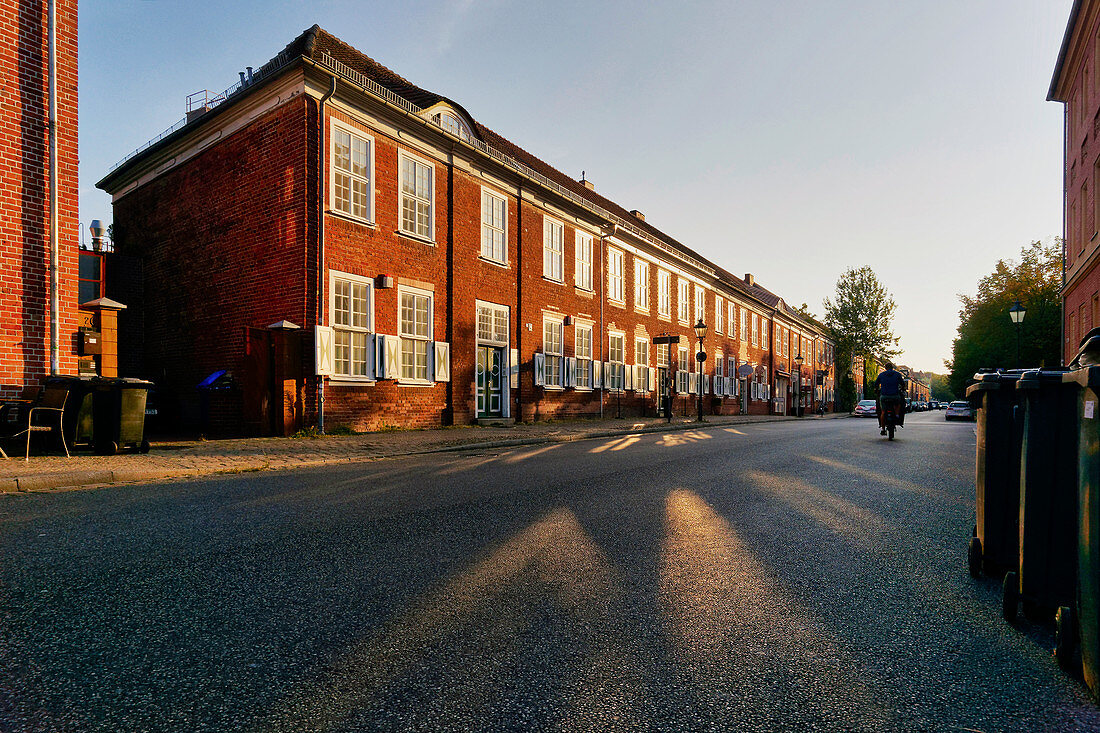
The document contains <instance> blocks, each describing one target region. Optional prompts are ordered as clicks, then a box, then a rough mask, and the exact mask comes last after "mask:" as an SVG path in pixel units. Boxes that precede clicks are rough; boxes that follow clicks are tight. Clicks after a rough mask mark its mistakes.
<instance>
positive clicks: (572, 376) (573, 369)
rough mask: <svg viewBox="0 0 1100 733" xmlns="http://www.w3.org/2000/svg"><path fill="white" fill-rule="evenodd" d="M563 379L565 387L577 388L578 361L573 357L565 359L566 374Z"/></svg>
mask: <svg viewBox="0 0 1100 733" xmlns="http://www.w3.org/2000/svg"><path fill="white" fill-rule="evenodd" d="M561 378H562V386H563V387H576V386H577V360H576V359H575V358H573V357H572V356H567V357H565V373H564V374H562V376H561Z"/></svg>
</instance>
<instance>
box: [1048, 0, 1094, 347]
mask: <svg viewBox="0 0 1100 733" xmlns="http://www.w3.org/2000/svg"><path fill="white" fill-rule="evenodd" d="M1098 38H1100V2H1096V0H1076V2H1074V4H1073V9H1072V10H1071V11H1070V17H1069V23H1068V25H1067V26H1066V33H1065V36H1064V37H1063V39H1062V48H1061V50H1060V51H1059V53H1058V62H1057V64H1056V66H1055V69H1054V78H1053V79H1052V80H1051V83H1050V91H1049V93H1048V94H1047V99H1048V100H1052V101H1056V102H1062V103H1063V104H1064V105H1065V151H1064V158H1065V179H1064V190H1065V212H1064V217H1063V225H1062V227H1063V232H1064V235H1063V236H1064V239H1065V245H1064V249H1063V254H1064V258H1063V268H1064V275H1063V282H1064V284H1063V286H1062V308H1063V310H1062V318H1063V322H1062V328H1063V346H1062V354H1063V363H1066V362H1068V361H1069V360H1070V359H1072V358H1073V356H1074V355H1075V354H1076V353H1077V348H1078V343H1079V342H1080V340H1081V338H1082V337H1083V336H1084V334H1086V333H1088V332H1089V330H1090V329H1092V328H1094V327H1096V326H1100V268H1097V266H1096V265H1097V263H1100V237H1098V236H1097V227H1098V221H1100V217H1098V216H1097V213H1098V212H1097V206H1098V205H1100V204H1098V202H1100V199H1098V198H1097V196H1096V187H1097V185H1100V142H1098V140H1097V137H1100V40H1097V39H1098Z"/></svg>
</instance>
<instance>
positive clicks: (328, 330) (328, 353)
mask: <svg viewBox="0 0 1100 733" xmlns="http://www.w3.org/2000/svg"><path fill="white" fill-rule="evenodd" d="M332 340H333V339H332V326H314V327H313V366H314V370H313V373H314V374H316V375H317V376H319V377H331V376H332V374H333V363H332V362H333V358H332V357H333V350H332Z"/></svg>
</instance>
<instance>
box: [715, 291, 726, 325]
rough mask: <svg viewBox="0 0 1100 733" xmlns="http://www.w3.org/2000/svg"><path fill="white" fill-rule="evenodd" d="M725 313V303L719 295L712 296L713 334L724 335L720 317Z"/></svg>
mask: <svg viewBox="0 0 1100 733" xmlns="http://www.w3.org/2000/svg"><path fill="white" fill-rule="evenodd" d="M725 312H726V301H725V299H723V298H722V296H721V295H715V296H714V332H715V333H724V328H725V327H724V324H723V323H722V316H723V314H725Z"/></svg>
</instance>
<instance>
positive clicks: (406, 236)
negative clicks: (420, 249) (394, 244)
mask: <svg viewBox="0 0 1100 733" xmlns="http://www.w3.org/2000/svg"><path fill="white" fill-rule="evenodd" d="M394 234H396V235H397V236H399V237H402V238H404V239H411V240H413V241H414V242H420V243H421V244H427V245H429V246H431V247H434V246H435V240H434V239H429V238H428V237H422V236H420V235H419V234H413V233H412V232H406V231H403V230H401V229H398V230H396V231H395V232H394Z"/></svg>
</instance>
